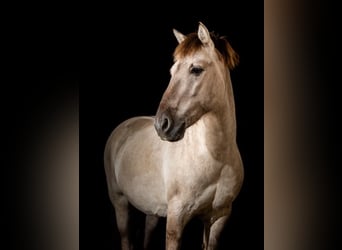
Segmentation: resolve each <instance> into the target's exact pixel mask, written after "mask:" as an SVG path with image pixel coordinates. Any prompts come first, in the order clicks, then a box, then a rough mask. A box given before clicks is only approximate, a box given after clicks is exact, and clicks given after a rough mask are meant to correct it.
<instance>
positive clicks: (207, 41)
mask: <svg viewBox="0 0 342 250" xmlns="http://www.w3.org/2000/svg"><path fill="white" fill-rule="evenodd" d="M197 35H198V38H199V39H200V40H201V42H202V44H203V45H205V46H209V47H214V43H213V41H212V40H211V38H210V33H209V31H208V29H207V27H205V26H204V24H203V23H201V22H199V26H198V32H197Z"/></svg>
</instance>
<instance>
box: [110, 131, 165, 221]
mask: <svg viewBox="0 0 342 250" xmlns="http://www.w3.org/2000/svg"><path fill="white" fill-rule="evenodd" d="M154 133H155V131H154V130H153V127H150V128H146V129H144V130H141V131H138V132H136V133H135V134H134V135H132V136H130V138H129V139H127V141H126V143H125V145H123V147H122V149H121V156H120V158H119V159H117V161H116V163H115V172H116V179H117V183H118V186H119V187H120V189H121V191H122V192H123V193H124V195H125V196H126V197H127V198H128V200H129V202H130V203H131V204H132V205H133V206H135V207H136V208H137V209H139V210H141V211H142V212H144V213H146V214H155V215H158V216H166V213H167V202H166V195H165V193H166V192H165V185H164V178H163V174H162V161H161V160H162V159H161V158H160V157H161V156H160V152H158V150H159V148H160V147H159V146H158V141H159V140H156V139H158V138H154V137H155V135H154Z"/></svg>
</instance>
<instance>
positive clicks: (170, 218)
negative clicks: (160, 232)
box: [166, 203, 190, 250]
mask: <svg viewBox="0 0 342 250" xmlns="http://www.w3.org/2000/svg"><path fill="white" fill-rule="evenodd" d="M189 219H190V214H189V213H184V209H183V208H182V207H180V206H179V205H177V204H176V203H169V205H168V212H167V218H166V250H179V249H180V246H181V238H182V233H183V229H184V227H185V225H186V224H187V223H188V221H189Z"/></svg>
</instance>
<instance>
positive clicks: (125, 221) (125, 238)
mask: <svg viewBox="0 0 342 250" xmlns="http://www.w3.org/2000/svg"><path fill="white" fill-rule="evenodd" d="M112 203H113V205H114V209H115V216H116V224H117V227H118V230H119V233H120V237H121V249H122V250H131V249H132V244H131V242H130V239H129V238H130V235H129V203H128V200H127V198H126V197H125V196H124V195H116V197H115V198H113V199H112Z"/></svg>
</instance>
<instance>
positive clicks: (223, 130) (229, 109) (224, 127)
mask: <svg viewBox="0 0 342 250" xmlns="http://www.w3.org/2000/svg"><path fill="white" fill-rule="evenodd" d="M224 84H225V93H224V95H222V100H221V101H220V102H219V103H220V104H219V105H217V107H216V108H215V109H213V110H211V111H209V112H208V113H206V114H205V115H204V116H202V118H201V123H202V124H203V126H204V127H201V128H199V129H204V134H205V144H206V145H207V147H208V149H209V151H210V152H211V153H212V155H213V156H214V158H216V159H222V158H224V157H225V155H227V151H230V150H235V149H236V118H235V103H234V96H233V88H232V84H231V80H230V75H229V72H227V74H226V75H225V76H224Z"/></svg>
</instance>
